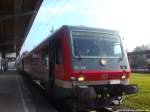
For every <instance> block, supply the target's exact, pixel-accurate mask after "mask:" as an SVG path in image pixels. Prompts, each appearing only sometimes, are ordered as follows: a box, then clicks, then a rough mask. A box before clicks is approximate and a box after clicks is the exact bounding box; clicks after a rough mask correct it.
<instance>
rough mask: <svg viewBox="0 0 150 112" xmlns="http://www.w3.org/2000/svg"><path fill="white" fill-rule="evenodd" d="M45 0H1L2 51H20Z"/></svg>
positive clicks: (0, 38)
mask: <svg viewBox="0 0 150 112" xmlns="http://www.w3.org/2000/svg"><path fill="white" fill-rule="evenodd" d="M42 1H43V0H0V52H17V53H18V52H19V51H20V49H21V46H22V44H23V42H24V41H25V38H26V36H27V34H28V32H29V30H30V28H31V26H32V23H33V21H34V19H35V16H36V14H37V12H38V10H39V8H40V6H41V3H42Z"/></svg>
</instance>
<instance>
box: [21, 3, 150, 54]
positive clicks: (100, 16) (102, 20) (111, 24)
mask: <svg viewBox="0 0 150 112" xmlns="http://www.w3.org/2000/svg"><path fill="white" fill-rule="evenodd" d="M149 4H150V1H149V0H43V3H42V5H41V8H40V10H39V12H38V14H37V17H36V19H35V21H34V23H33V25H32V28H31V30H30V32H29V34H28V36H27V39H26V41H25V43H24V45H23V47H22V50H21V53H22V52H24V51H30V50H31V49H33V48H34V47H36V46H37V45H38V44H39V43H40V42H41V41H42V40H44V39H45V38H46V37H47V36H48V35H49V34H50V31H51V28H52V26H53V27H54V30H56V29H57V28H59V27H61V26H62V25H84V26H91V27H97V28H106V29H115V30H118V31H119V32H120V35H121V37H122V38H124V41H123V42H124V43H125V46H126V49H127V50H128V51H132V50H133V49H134V48H135V47H136V46H137V45H142V44H149V43H150V34H149V29H150V15H149V14H150V12H149V11H150V7H149Z"/></svg>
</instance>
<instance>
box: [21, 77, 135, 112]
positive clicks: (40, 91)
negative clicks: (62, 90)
mask: <svg viewBox="0 0 150 112" xmlns="http://www.w3.org/2000/svg"><path fill="white" fill-rule="evenodd" d="M23 79H24V82H25V83H26V84H27V87H28V88H29V89H35V90H31V91H36V93H37V92H38V94H42V96H43V97H44V99H47V100H48V96H47V94H46V92H45V91H44V89H43V87H42V86H39V83H38V82H36V83H35V82H34V81H32V80H31V79H30V78H29V77H28V76H27V75H23ZM34 93H35V92H34ZM58 102H59V103H58ZM48 103H50V104H51V105H52V106H54V107H55V108H56V110H58V112H71V110H70V109H68V108H67V107H66V106H64V105H62V104H63V102H62V101H50V99H49V102H48ZM75 112H77V111H75ZM80 112H83V111H80ZM84 112H134V111H133V110H130V109H127V108H126V110H125V109H123V108H121V109H116V108H115V109H114V108H112V107H109V108H102V109H99V110H86V111H84Z"/></svg>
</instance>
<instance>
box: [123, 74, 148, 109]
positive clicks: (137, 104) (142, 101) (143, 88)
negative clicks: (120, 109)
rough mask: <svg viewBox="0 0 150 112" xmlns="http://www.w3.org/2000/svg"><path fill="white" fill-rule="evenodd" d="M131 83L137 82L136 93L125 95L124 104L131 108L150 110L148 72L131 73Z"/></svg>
mask: <svg viewBox="0 0 150 112" xmlns="http://www.w3.org/2000/svg"><path fill="white" fill-rule="evenodd" d="M130 83H131V84H138V86H139V91H138V93H136V94H133V95H129V96H126V97H125V99H124V104H125V105H127V106H128V107H131V108H133V109H144V110H146V109H148V110H149V111H150V74H144V73H132V76H131V80H130Z"/></svg>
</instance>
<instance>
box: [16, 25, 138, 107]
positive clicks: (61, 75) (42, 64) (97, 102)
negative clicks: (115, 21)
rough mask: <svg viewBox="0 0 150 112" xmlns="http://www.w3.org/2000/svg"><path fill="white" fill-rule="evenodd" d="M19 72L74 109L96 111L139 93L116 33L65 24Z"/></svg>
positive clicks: (25, 58)
mask: <svg viewBox="0 0 150 112" xmlns="http://www.w3.org/2000/svg"><path fill="white" fill-rule="evenodd" d="M19 69H20V70H22V71H25V72H26V73H28V74H30V76H31V77H32V78H34V79H37V80H39V81H40V83H41V85H43V86H44V88H45V89H46V90H47V91H48V92H49V93H50V95H51V96H52V97H53V98H54V97H55V98H62V99H66V100H70V101H71V102H72V104H76V105H75V106H76V108H77V109H84V108H86V109H87V108H89V109H96V108H103V107H106V106H109V105H112V104H113V102H114V100H118V101H121V98H122V95H124V94H133V93H136V92H137V91H138V87H137V85H135V84H134V85H133V84H132V85H130V84H128V80H129V78H130V67H129V63H128V58H127V54H126V51H125V50H124V48H123V44H122V43H121V39H120V36H119V34H118V32H117V31H113V30H106V29H97V28H89V27H83V26H67V25H64V26H62V27H61V28H60V29H58V30H57V31H56V32H54V33H52V34H51V35H50V36H49V37H48V38H47V39H46V40H45V41H43V42H42V43H41V44H40V45H38V46H37V47H36V48H35V49H33V50H32V51H31V52H29V53H26V55H24V56H22V57H21V59H20V62H19Z"/></svg>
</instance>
